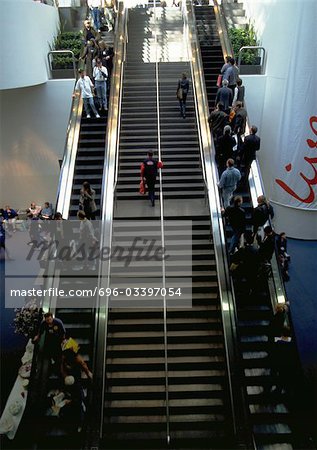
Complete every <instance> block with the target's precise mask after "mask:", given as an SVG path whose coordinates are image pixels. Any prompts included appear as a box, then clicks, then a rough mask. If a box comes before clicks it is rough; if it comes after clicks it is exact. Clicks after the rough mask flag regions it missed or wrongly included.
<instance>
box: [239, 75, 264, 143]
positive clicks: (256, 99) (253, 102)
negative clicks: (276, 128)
mask: <svg viewBox="0 0 317 450" xmlns="http://www.w3.org/2000/svg"><path fill="white" fill-rule="evenodd" d="M241 79H242V81H243V84H244V86H245V102H246V106H247V110H248V116H249V119H250V122H251V125H256V126H257V127H258V130H259V134H261V125H262V118H263V107H264V99H265V91H266V79H267V77H266V75H241Z"/></svg>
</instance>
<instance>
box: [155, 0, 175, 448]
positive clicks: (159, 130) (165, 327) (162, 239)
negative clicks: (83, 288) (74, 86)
mask: <svg viewBox="0 0 317 450" xmlns="http://www.w3.org/2000/svg"><path fill="white" fill-rule="evenodd" d="M153 9H154V24H155V39H154V40H155V81H156V111H157V138H158V139H157V148H158V159H159V161H162V151H161V125H160V120H161V118H160V90H159V61H158V40H157V35H158V33H157V28H156V27H157V23H156V22H157V21H156V19H157V16H156V2H155V1H154V7H153ZM159 189H160V225H161V244H162V248H165V233H164V198H163V177H162V170H161V169H159ZM162 287H163V289H164V290H163V292H164V293H166V266H165V259H164V258H162ZM163 327H164V370H165V410H166V441H167V445H169V444H170V441H171V436H170V408H169V379H168V372H169V370H168V341H167V304H166V294H164V295H163Z"/></svg>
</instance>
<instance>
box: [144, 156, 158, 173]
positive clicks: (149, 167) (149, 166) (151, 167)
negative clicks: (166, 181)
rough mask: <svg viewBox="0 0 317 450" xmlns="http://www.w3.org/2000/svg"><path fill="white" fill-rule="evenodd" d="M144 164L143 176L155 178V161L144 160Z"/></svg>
mask: <svg viewBox="0 0 317 450" xmlns="http://www.w3.org/2000/svg"><path fill="white" fill-rule="evenodd" d="M143 164H144V176H145V178H147V177H153V178H154V177H156V176H157V161H156V160H155V159H146V160H145V161H143Z"/></svg>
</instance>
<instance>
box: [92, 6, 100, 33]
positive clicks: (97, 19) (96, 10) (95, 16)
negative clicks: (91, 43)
mask: <svg viewBox="0 0 317 450" xmlns="http://www.w3.org/2000/svg"><path fill="white" fill-rule="evenodd" d="M92 16H93V19H94V25H95V27H96V29H97V30H98V31H99V30H100V11H99V8H93V10H92Z"/></svg>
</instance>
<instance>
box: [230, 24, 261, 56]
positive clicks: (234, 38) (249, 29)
mask: <svg viewBox="0 0 317 450" xmlns="http://www.w3.org/2000/svg"><path fill="white" fill-rule="evenodd" d="M229 38H230V40H231V44H232V48H233V53H234V55H235V56H236V57H238V54H239V50H240V48H241V47H245V46H249V45H253V46H254V45H258V40H257V37H256V34H255V30H254V27H253V25H250V24H249V25H247V26H246V28H234V27H231V28H229ZM257 56H258V50H256V49H254V50H253V49H248V50H244V51H243V52H242V55H241V62H242V64H256V62H257Z"/></svg>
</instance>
